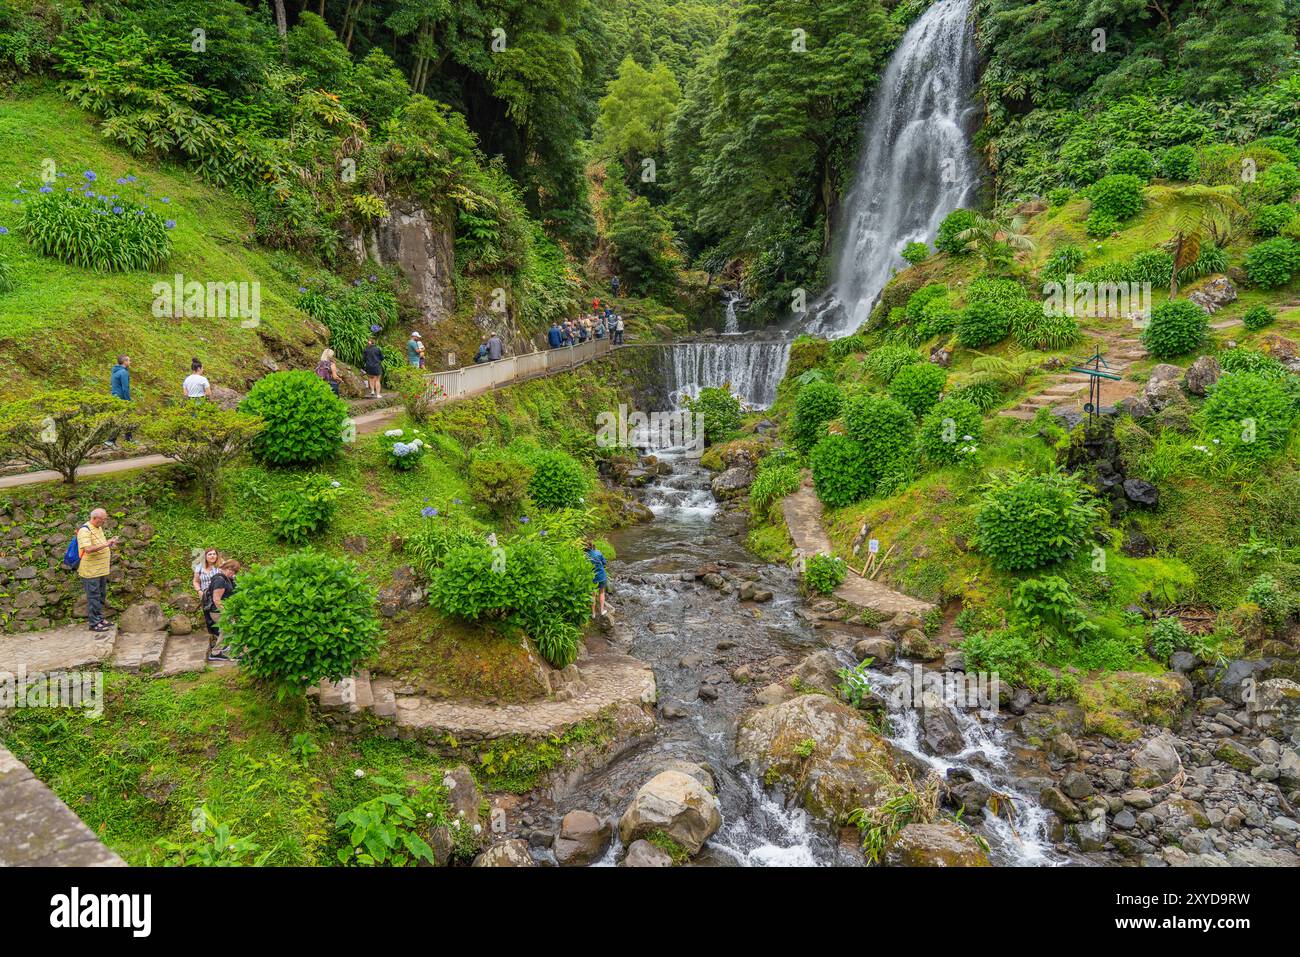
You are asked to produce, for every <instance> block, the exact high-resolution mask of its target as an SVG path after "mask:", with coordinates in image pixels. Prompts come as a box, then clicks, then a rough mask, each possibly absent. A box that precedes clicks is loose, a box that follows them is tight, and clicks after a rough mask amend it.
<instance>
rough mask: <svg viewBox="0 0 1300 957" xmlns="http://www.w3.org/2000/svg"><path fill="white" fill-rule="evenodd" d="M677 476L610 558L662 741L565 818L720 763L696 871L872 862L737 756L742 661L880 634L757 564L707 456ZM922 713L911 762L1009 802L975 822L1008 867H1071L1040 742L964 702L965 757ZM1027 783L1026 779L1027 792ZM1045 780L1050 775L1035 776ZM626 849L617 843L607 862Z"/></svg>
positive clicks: (654, 494) (621, 619)
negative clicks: (814, 603) (682, 769)
mask: <svg viewBox="0 0 1300 957" xmlns="http://www.w3.org/2000/svg"><path fill="white" fill-rule="evenodd" d="M658 457H659V458H660V460H661V461H668V462H670V463H671V464H672V472H671V473H670V474H667V475H663V476H660V477H659V478H658V479H657V480H656V481H655V482H653V483H652V484H651V485H649V486H648V487H647V488H646V489H645V492H644V501H645V504H646V505H647V506H648V507H649V508H650V509H651V511H653V513H654V516H655V518H654V521H653V522H649V523H646V524H644V525H639V526H635V527H632V528H628V529H623V530H620V531H618V532H615V533H613V534H611V536H610V539H611V543H612V544H613V545H614V548H615V550H616V552H617V557H616V559H615V560H613V561H611V562H610V564H609V570H610V579H611V584H610V592H609V598H610V605H611V607H612V609H613V612H614V614H615V616H616V617H617V620H618V626H617V628H616V637H615V639H614V641H613V644H612V648H613V650H615V651H618V652H620V653H626V654H630V655H633V656H635V657H637V658H640V659H641V660H643V661H646V662H648V663H650V664H651V666H652V667H653V668H654V672H655V680H656V682H657V684H658V693H659V707H658V709H657V711H656V723H657V725H658V728H657V733H656V735H655V737H654V739H653V740H652V741H650V742H649V743H647V744H644V745H641V746H640V747H637V748H635V749H632V750H631V751H629V752H627V753H624V754H623V755H621V756H620V757H618V758H617V759H615V760H614V761H613V762H612V763H611V764H609V765H607V766H606V767H604V768H602V769H600V770H598V771H596V772H594V773H592V774H591V775H589V776H588V777H587V778H586V779H585V780H584V781H583V782H582V783H581V785H580V786H579V787H578V788H577V789H575V790H574V791H573V792H572V793H569V794H566V795H564V796H562V797H560V798H558V799H557V800H556V801H555V802H554V804H553V807H552V809H551V810H552V812H553V813H554V814H555V815H556V816H557V817H558V816H560V815H562V814H564V813H567V812H568V811H570V810H574V809H577V808H582V809H585V810H588V811H591V812H593V813H595V814H597V815H598V816H603V817H607V818H613V819H617V818H618V816H619V815H621V814H622V813H623V810H624V809H625V808H626V807H627V806H628V804H629V803H630V802H631V800H632V798H633V796H634V795H635V794H636V791H637V790H638V789H639V788H640V787H641V785H643V784H644V783H645V782H646V781H648V780H649V779H650V778H651V777H653V776H654V775H655V774H656V773H658V772H659V771H660V770H662V769H663V768H664V766H665V765H666V764H668V763H669V762H672V761H690V762H696V763H701V764H704V765H707V766H708V767H709V768H710V769H711V770H712V771H713V773H714V775H715V778H716V781H717V794H718V797H719V800H720V802H721V806H722V815H723V825H722V828H721V829H720V830H719V831H718V832H717V833H716V834H715V835H714V836H713V837H712V838H711V839H710V840H709V841H708V843H707V844H706V845H705V847H704V849H703V851H702V852H701V853H700V855H699V856H698V857H697V858H695V860H694V861H693V863H694V864H695V865H697V866H700V865H704V866H710V865H712V866H808V865H826V866H837V865H853V864H857V865H861V864H862V863H863V858H862V855H861V853H860V852H859V851H858V849H857V847H856V833H857V832H856V830H854V831H848V830H846V831H845V832H844V837H843V839H842V838H841V834H840V833H837V831H836V829H833V828H831V827H829V826H827V825H826V824H825V823H824V822H820V821H816V820H814V819H812V818H811V817H810V816H809V815H808V814H807V813H806V812H804V811H803V810H802V809H801V808H798V807H786V806H785V805H784V803H783V798H782V795H781V794H780V793H779V792H777V791H773V790H769V789H766V788H765V787H764V786H763V784H762V782H760V781H758V780H757V779H755V778H754V776H753V775H751V774H750V773H748V771H747V770H746V769H745V767H744V766H743V764H742V763H741V762H740V760H739V758H738V757H737V755H736V752H735V733H736V724H737V721H738V719H739V718H740V717H741V715H742V714H743V712H745V711H746V710H747V709H748V708H751V707H753V706H754V701H753V694H754V691H755V688H754V686H753V685H752V684H745V683H738V682H736V681H733V680H732V679H731V677H730V676H731V673H732V671H733V670H734V669H736V668H737V667H738V666H741V665H745V664H755V663H758V662H766V663H768V664H769V665H771V664H772V659H778V660H779V661H778V665H777V666H778V667H781V668H783V670H784V671H787V672H788V671H789V670H790V669H791V668H793V667H794V665H796V664H797V663H798V662H799V661H800V659H802V658H804V657H805V656H807V655H809V654H811V653H813V652H815V651H819V650H821V649H824V648H827V647H831V648H834V649H838V650H837V652H836V653H837V655H838V657H839V658H840V659H841V660H842V663H843V664H845V665H850V666H851V665H853V664H855V663H856V659H854V658H853V657H852V655H851V654H849V652H848V651H847V650H846V649H848V648H851V647H852V645H853V643H854V642H855V641H856V640H858V639H859V638H862V637H865V636H866V635H867V634H868V630H867V629H865V628H863V627H862V626H854V625H847V624H841V623H837V622H818V623H817V624H818V625H819V626H820V627H816V628H814V626H813V625H814V623H813V621H812V619H811V616H809V615H807V613H806V611H805V610H804V602H803V599H802V598H801V596H800V594H799V591H798V580H797V576H796V574H795V572H794V571H793V570H791V569H789V568H786V567H784V566H776V565H769V564H765V563H762V562H760V561H758V560H757V559H756V558H755V557H754V556H753V555H752V554H751V553H749V552H748V551H747V550H746V548H745V546H744V539H745V518H744V515H743V514H742V513H738V512H733V511H728V510H725V509H723V508H721V507H720V506H719V505H718V503H717V502H716V501H715V500H714V498H713V495H712V493H711V491H710V488H709V481H710V478H711V476H710V474H709V473H708V472H707V471H706V470H705V469H704V468H703V467H702V466H700V465H699V463H698V462H697V461H693V460H690V459H686V458H683V457H681V456H680V455H678V454H675V453H674V452H673V451H671V450H670V451H667V452H665V451H660V452H659V453H658ZM708 564H711V565H716V566H718V567H719V569H720V570H722V571H724V572H725V573H726V575H727V576H728V577H729V578H732V579H742V580H743V579H752V580H754V581H755V582H756V583H757V584H758V585H759V586H760V587H761V588H763V589H767V590H770V591H771V592H772V593H773V596H774V597H773V599H772V600H771V601H770V602H766V603H764V604H762V605H754V604H751V603H741V602H739V601H738V600H737V598H736V596H735V594H734V593H730V594H728V593H722V592H718V591H715V590H713V589H710V588H708V587H706V586H704V585H702V584H699V583H697V582H696V581H695V575H696V572H697V570H698V569H700V567H701V566H703V565H708ZM869 675H870V681H871V685H872V687H873V688H875V689H876V690H877V691H879V692H882V693H885V694H886V695H887V694H888V689H890V688H892V687H894V686H895V685H897V684H898V683H899V682H900V681H911V680H912V672H911V664H910V663H909V662H900V663H898V664H897V665H894V666H891V667H890V668H887V669H884V670H874V669H873V670H871V671H870V672H869ZM919 714H920V712H918V711H915V710H912V709H910V708H901V709H898V710H894V705H893V704H891V713H890V726H891V730H892V733H893V737H892V738H891V741H892V742H893V744H894V745H895V746H896V748H897V749H899V750H900V751H902V752H906V753H907V754H908V755H911V756H912V757H913V758H914V760H913V761H911V763H912V764H913V765H914V766H917V767H921V766H924V767H928V768H931V769H933V770H934V771H935V772H936V773H937V774H939V775H940V776H943V775H945V774H947V775H949V776H950V778H953V779H956V780H975V781H978V782H980V783H981V784H983V785H985V786H986V787H988V788H990V789H991V790H992V791H994V792H997V793H1000V794H1002V795H1004V796H1006V797H1007V798H1009V799H1010V805H1011V806H1012V807H1013V809H1014V810H1013V811H1012V812H1011V815H1010V817H1011V819H1010V820H1006V819H1003V818H1001V817H995V816H993V815H987V816H986V819H985V821H984V822H982V823H978V824H975V825H974V826H975V830H976V832H977V833H979V834H980V835H981V836H983V837H984V838H985V840H987V841H988V843H989V846H990V849H991V859H992V860H993V862H994V863H996V864H1001V865H1042V864H1056V863H1063V861H1062V860H1061V859H1060V858H1059V855H1056V854H1055V853H1054V852H1053V851H1052V850H1051V843H1050V842H1049V841H1048V839H1047V837H1046V832H1047V824H1048V814H1047V812H1046V811H1044V810H1043V809H1042V808H1041V807H1039V806H1038V805H1037V803H1036V802H1035V801H1034V800H1033V799H1032V798H1031V797H1029V795H1030V794H1034V793H1037V790H1038V787H1040V786H1041V781H1040V780H1039V779H1040V778H1041V771H1040V766H1039V765H1038V763H1037V761H1038V760H1041V755H1040V753H1039V752H1037V751H1036V750H1034V749H1030V748H1025V747H1023V746H1019V745H1018V744H1017V743H1016V742H1015V741H1013V740H1012V736H1011V735H1010V733H1009V732H1007V731H1005V730H1004V729H1002V728H1000V727H998V726H997V725H996V723H995V724H992V725H984V724H981V722H980V721H979V720H977V719H976V718H975V717H972V716H970V715H967V714H965V713H963V712H961V711H958V710H955V709H954V710H953V715H954V718H955V720H956V723H957V726H958V728H959V729H960V733H961V736H962V741H963V746H962V748H961V749H960V751H959V752H958V753H956V754H952V755H948V756H946V757H939V756H935V755H930V754H927V753H926V751H925V748H924V746H923V744H922V740H923V735H922V733H921V728H920V719H919V717H918V716H919ZM1021 777H1023V778H1024V779H1025V782H1026V783H1025V784H1023V785H1020V786H1018V785H1017V779H1018V778H1021ZM1036 781H1038V783H1035V782H1036ZM621 856H622V848H621V846H620V844H619V841H618V837H617V829H615V838H614V843H613V845H612V846H611V848H610V850H609V851H608V852H607V853H606V855H605V857H604V858H603V859H602V861H601V862H600V864H604V865H613V864H615V863H616V862H617V861H618V859H619V858H620V857H621Z"/></svg>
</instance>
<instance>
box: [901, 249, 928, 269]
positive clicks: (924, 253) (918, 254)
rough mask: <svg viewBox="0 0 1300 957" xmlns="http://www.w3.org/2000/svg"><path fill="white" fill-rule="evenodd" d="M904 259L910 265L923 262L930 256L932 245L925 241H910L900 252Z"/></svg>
mask: <svg viewBox="0 0 1300 957" xmlns="http://www.w3.org/2000/svg"><path fill="white" fill-rule="evenodd" d="M899 255H900V256H902V257H903V259H904V260H905V261H906V262H907V263H909V264H910V265H913V266H915V265H916V264H917V263H923V262H925V261H926V260H927V259H929V258H930V247H929V246H927V245H926V244H925V243H908V244H907V245H906V246H904V247H903V251H902V252H901V253H899Z"/></svg>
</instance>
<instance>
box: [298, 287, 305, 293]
mask: <svg viewBox="0 0 1300 957" xmlns="http://www.w3.org/2000/svg"><path fill="white" fill-rule="evenodd" d="M298 291H299V292H306V291H307V287H306V286H299V287H298Z"/></svg>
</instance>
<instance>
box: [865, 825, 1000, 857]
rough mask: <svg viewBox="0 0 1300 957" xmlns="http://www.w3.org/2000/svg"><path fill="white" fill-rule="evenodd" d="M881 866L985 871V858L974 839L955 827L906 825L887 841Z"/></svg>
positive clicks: (959, 827)
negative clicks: (983, 868)
mask: <svg viewBox="0 0 1300 957" xmlns="http://www.w3.org/2000/svg"><path fill="white" fill-rule="evenodd" d="M884 862H885V864H886V865H887V866H889V867H989V866H991V865H990V864H989V858H988V855H987V854H986V853H984V849H983V848H981V847H980V845H979V843H978V842H977V841H976V840H975V837H974V835H972V834H971V833H970V831H968V830H966V829H965V828H964V827H962V826H961V825H959V824H953V823H951V822H949V821H939V822H937V823H934V824H908V825H907V826H906V827H904V828H902V829H900V830H899V831H898V833H896V834H895V835H894V836H893V837H891V838H890V839H889V843H888V845H886V847H885V854H884Z"/></svg>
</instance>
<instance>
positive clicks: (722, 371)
mask: <svg viewBox="0 0 1300 957" xmlns="http://www.w3.org/2000/svg"><path fill="white" fill-rule="evenodd" d="M789 361H790V346H789V343H787V342H785V341H783V340H769V341H757V340H743V341H735V342H679V343H675V344H674V345H672V346H671V347H669V355H668V357H667V362H666V363H665V366H666V368H665V370H664V372H665V377H666V379H667V382H666V384H667V386H668V389H669V391H671V392H674V393H678V394H680V395H689V396H692V397H694V396H696V395H699V392H700V390H701V389H704V388H717V387H718V386H722V385H730V387H731V391H732V392H735V393H736V394H737V395H739V396H741V398H743V399H744V400H745V402H746V403H748V405H749V406H750V407H751V408H755V409H765V408H767V407H768V406H769V405H771V404H772V403H773V402H775V401H776V387H777V385H778V384H779V383H780V381H781V379H782V378H784V377H785V368H786V365H787V364H788V363H789Z"/></svg>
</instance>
